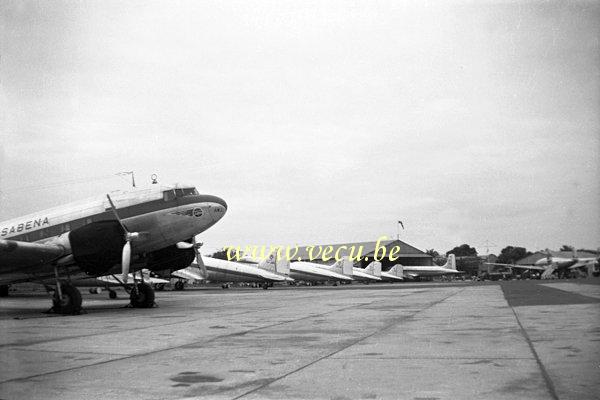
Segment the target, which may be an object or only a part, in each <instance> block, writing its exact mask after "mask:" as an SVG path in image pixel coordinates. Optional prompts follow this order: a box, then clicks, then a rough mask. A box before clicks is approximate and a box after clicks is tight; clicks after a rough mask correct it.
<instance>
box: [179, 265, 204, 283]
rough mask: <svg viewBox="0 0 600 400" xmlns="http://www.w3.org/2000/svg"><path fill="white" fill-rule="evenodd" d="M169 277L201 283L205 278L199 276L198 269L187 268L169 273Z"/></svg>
mask: <svg viewBox="0 0 600 400" xmlns="http://www.w3.org/2000/svg"><path fill="white" fill-rule="evenodd" d="M171 275H173V276H175V277H177V278H181V279H195V280H197V281H202V280H204V279H205V278H204V277H203V276H202V275H201V272H200V268H198V267H187V268H184V269H179V270H177V271H173V272H171Z"/></svg>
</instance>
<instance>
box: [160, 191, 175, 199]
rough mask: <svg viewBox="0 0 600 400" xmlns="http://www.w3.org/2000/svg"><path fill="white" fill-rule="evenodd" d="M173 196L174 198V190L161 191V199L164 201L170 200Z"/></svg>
mask: <svg viewBox="0 0 600 400" xmlns="http://www.w3.org/2000/svg"><path fill="white" fill-rule="evenodd" d="M174 198H175V191H174V190H165V191H164V192H163V200H164V201H170V200H173V199H174Z"/></svg>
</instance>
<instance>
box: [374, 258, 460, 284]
mask: <svg viewBox="0 0 600 400" xmlns="http://www.w3.org/2000/svg"><path fill="white" fill-rule="evenodd" d="M397 266H401V267H402V269H401V270H402V273H403V275H404V277H406V276H408V277H411V278H417V277H421V276H441V275H451V274H462V273H464V272H463V271H457V270H456V257H455V256H454V254H449V255H448V259H447V260H446V264H444V265H442V266H441V267H440V266H437V265H427V266H425V265H402V264H397ZM396 271H398V269H397V270H396ZM393 275H394V273H391V272H390V271H387V274H386V275H385V277H386V278H390V276H393Z"/></svg>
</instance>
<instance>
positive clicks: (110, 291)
mask: <svg viewBox="0 0 600 400" xmlns="http://www.w3.org/2000/svg"><path fill="white" fill-rule="evenodd" d="M108 297H109V298H111V299H113V300H114V299H116V298H117V292H115V291H114V290H112V289H109V290H108Z"/></svg>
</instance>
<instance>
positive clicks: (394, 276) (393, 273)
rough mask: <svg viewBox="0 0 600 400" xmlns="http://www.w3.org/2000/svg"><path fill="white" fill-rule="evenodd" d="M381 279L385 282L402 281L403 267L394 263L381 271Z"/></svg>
mask: <svg viewBox="0 0 600 400" xmlns="http://www.w3.org/2000/svg"><path fill="white" fill-rule="evenodd" d="M381 279H383V280H384V281H387V282H402V281H404V267H403V266H402V265H400V264H396V265H394V266H393V267H392V268H390V269H388V270H387V271H381Z"/></svg>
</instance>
